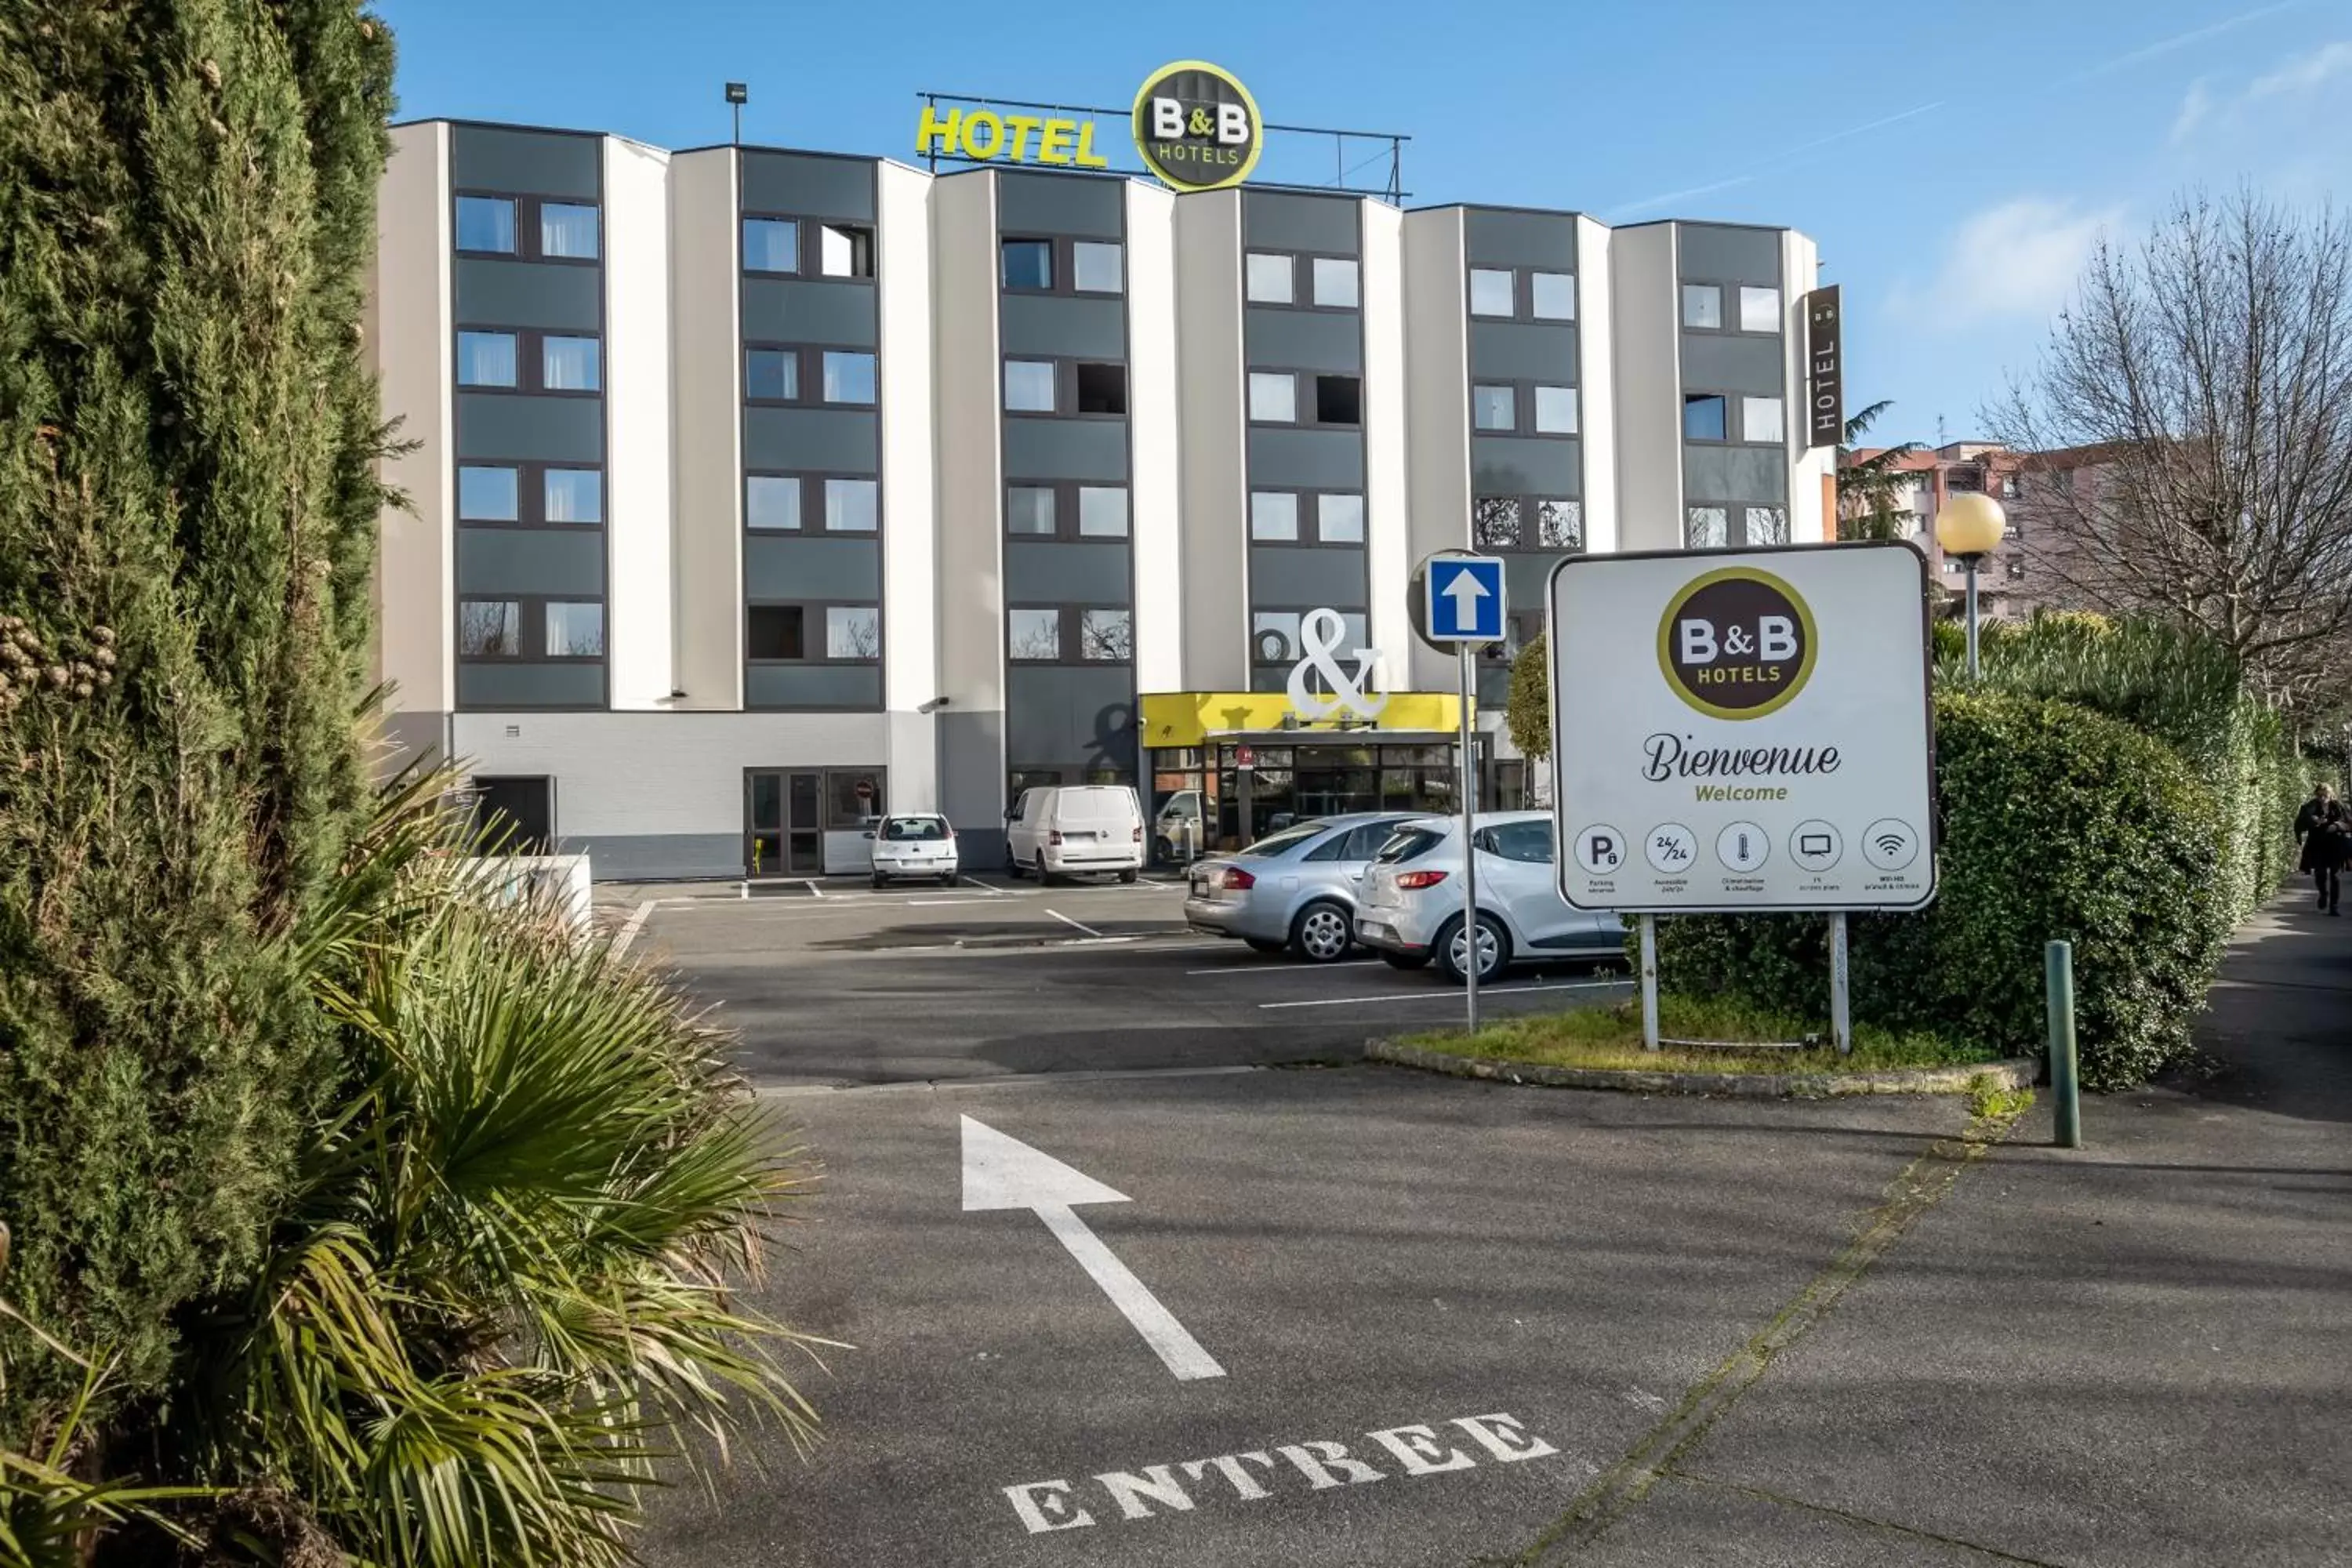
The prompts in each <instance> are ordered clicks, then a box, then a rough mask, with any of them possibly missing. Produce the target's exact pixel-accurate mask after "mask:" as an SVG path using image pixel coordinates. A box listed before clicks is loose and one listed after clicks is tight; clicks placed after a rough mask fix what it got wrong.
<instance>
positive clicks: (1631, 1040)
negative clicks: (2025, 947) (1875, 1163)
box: [1400, 992, 2000, 1073]
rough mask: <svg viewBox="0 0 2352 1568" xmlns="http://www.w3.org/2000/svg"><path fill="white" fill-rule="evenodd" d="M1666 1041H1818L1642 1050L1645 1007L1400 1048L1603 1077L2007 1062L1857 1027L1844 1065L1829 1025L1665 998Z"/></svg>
mask: <svg viewBox="0 0 2352 1568" xmlns="http://www.w3.org/2000/svg"><path fill="white" fill-rule="evenodd" d="M1658 1033H1659V1035H1660V1036H1661V1037H1663V1038H1665V1039H1669V1040H1671V1039H1685V1040H1719V1041H1742V1040H1755V1041H1784V1040H1802V1039H1806V1038H1808V1037H1818V1038H1819V1039H1820V1041H1821V1043H1820V1044H1819V1045H1818V1046H1812V1047H1806V1048H1803V1049H1798V1050H1790V1049H1787V1048H1785V1047H1783V1048H1780V1049H1759V1050H1741V1049H1738V1047H1736V1046H1713V1047H1689V1046H1681V1047H1677V1046H1672V1045H1668V1046H1665V1047H1664V1048H1662V1049H1659V1050H1655V1051H1645V1050H1643V1048H1642V1007H1641V1003H1640V1001H1639V1000H1638V999H1634V1000H1628V1001H1625V1002H1621V1003H1618V1004H1617V1005H1614V1006H1609V1007H1579V1008H1576V1009H1574V1010H1572V1011H1570V1012H1566V1013H1548V1014H1541V1015H1538V1016H1532V1017H1525V1018H1513V1019H1510V1020H1508V1021H1507V1022H1504V1023H1498V1024H1492V1025H1489V1026H1486V1028H1483V1029H1481V1030H1479V1031H1478V1032H1477V1033H1476V1034H1475V1035H1465V1034H1464V1033H1463V1032H1462V1031H1461V1030H1459V1029H1451V1030H1439V1031H1434V1032H1433V1033H1430V1034H1425V1035H1408V1036H1406V1037H1404V1038H1403V1039H1402V1041H1401V1042H1400V1043H1401V1044H1403V1045H1408V1046H1416V1047H1420V1048H1421V1049H1423V1050H1425V1051H1440V1052H1443V1053H1444V1054H1445V1055H1447V1056H1454V1057H1479V1058H1486V1059H1487V1060H1490V1061H1505V1062H1528V1063H1531V1064H1535V1065H1538V1066H1543V1067H1561V1068H1594V1069H1597V1070H1600V1071H1604V1072H1719V1073H1746V1072H1780V1073H1796V1072H1875V1071H1883V1070H1885V1069H1887V1068H1937V1067H1965V1066H1969V1065H1971V1064H1975V1063H1979V1062H1990V1061H1996V1060H1998V1059H1999V1058H2000V1053H1999V1052H1997V1051H1994V1050H1992V1049H1990V1047H1985V1046H1980V1045H1978V1044H1975V1043H1973V1042H1969V1041H1962V1040H1950V1039H1946V1038H1944V1037H1941V1036H1939V1035H1931V1034H1926V1033H1909V1034H1895V1033H1893V1032H1891V1031H1889V1030H1885V1029H1879V1028H1873V1027H1871V1026H1867V1025H1861V1024H1857V1025H1855V1026H1854V1031H1853V1053H1852V1054H1851V1055H1849V1056H1843V1057H1842V1056H1840V1055H1838V1053H1837V1052H1836V1050H1835V1049H1833V1048H1832V1047H1831V1046H1830V1044H1829V1026H1828V1025H1827V1024H1825V1023H1822V1022H1818V1021H1811V1020H1807V1019H1802V1018H1795V1017H1790V1016H1786V1015H1781V1014H1775V1013H1771V1012H1768V1011H1766V1010H1764V1009H1762V1008H1759V1007H1757V1006H1754V1005H1751V1004H1748V1003H1746V1002H1743V1001H1740V1000H1738V998H1735V997H1724V996H1685V995H1677V994H1674V993H1672V992H1668V993H1666V994H1663V995H1661V996H1660V997H1659V998H1658Z"/></svg>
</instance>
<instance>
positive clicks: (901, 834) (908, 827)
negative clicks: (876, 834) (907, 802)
mask: <svg viewBox="0 0 2352 1568" xmlns="http://www.w3.org/2000/svg"><path fill="white" fill-rule="evenodd" d="M947 836H948V825H947V824H946V823H944V822H942V821H940V819H939V818H938V817H936V816H894V817H892V818H891V819H890V820H889V821H888V822H886V823H884V824H883V825H882V837H885V838H887V839H889V840H891V841H892V842H894V843H899V844H915V843H921V842H925V841H928V840H930V839H934V838H945V837H947Z"/></svg>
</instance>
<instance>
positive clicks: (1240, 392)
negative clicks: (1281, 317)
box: [1176, 191, 1249, 691]
mask: <svg viewBox="0 0 2352 1568" xmlns="http://www.w3.org/2000/svg"><path fill="white" fill-rule="evenodd" d="M1176 309H1177V320H1178V321H1179V322H1180V323H1181V337H1180V339H1179V347H1178V357H1179V368H1180V372H1181V378H1182V383H1183V385H1182V392H1181V397H1180V400H1179V401H1180V406H1181V410H1182V417H1183V423H1184V451H1183V470H1184V484H1183V515H1184V526H1183V533H1184V544H1183V558H1184V575H1183V581H1184V583H1185V584H1186V585H1187V587H1188V588H1189V590H1190V591H1189V592H1188V593H1187V594H1186V595H1185V597H1184V600H1183V605H1184V681H1183V685H1182V687H1181V689H1183V690H1187V691H1246V690H1248V689H1249V521H1248V517H1249V509H1248V503H1247V497H1246V496H1245V494H1244V490H1245V489H1246V486H1247V479H1245V477H1244V476H1245V473H1246V468H1245V467H1244V430H1245V427H1246V423H1247V417H1248V416H1247V404H1246V401H1245V394H1246V392H1247V384H1246V383H1245V381H1244V378H1243V374H1242V198H1241V193H1240V192H1239V191H1212V192H1208V193H1205V194H1202V195H1190V196H1186V197H1184V198H1183V199H1182V200H1181V201H1179V202H1178V203H1177V204H1176Z"/></svg>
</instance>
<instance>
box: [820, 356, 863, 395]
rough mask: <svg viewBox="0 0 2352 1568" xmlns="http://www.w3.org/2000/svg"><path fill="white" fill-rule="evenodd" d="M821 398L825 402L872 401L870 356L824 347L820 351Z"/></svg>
mask: <svg viewBox="0 0 2352 1568" xmlns="http://www.w3.org/2000/svg"><path fill="white" fill-rule="evenodd" d="M824 400H825V401H826V402H827V403H867V404H870V403H872V402H873V401H874V356H873V355H872V354H868V353H841V352H839V351H836V350H834V349H827V350H826V351H825V353H824Z"/></svg>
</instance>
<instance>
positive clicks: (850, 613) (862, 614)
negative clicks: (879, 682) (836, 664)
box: [824, 605, 882, 659]
mask: <svg viewBox="0 0 2352 1568" xmlns="http://www.w3.org/2000/svg"><path fill="white" fill-rule="evenodd" d="M824 657H825V658H846V659H864V658H881V657H882V612H881V611H880V610H877V609H876V608H875V607H874V606H873V605H828V606H826V608H825V612H824Z"/></svg>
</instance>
